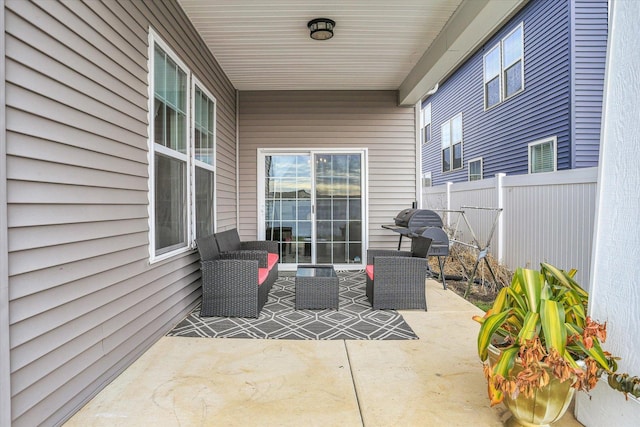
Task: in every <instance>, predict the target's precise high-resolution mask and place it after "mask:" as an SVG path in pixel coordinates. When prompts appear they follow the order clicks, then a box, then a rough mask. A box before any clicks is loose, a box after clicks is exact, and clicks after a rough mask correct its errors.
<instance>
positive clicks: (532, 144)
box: [527, 136, 558, 174]
mask: <svg viewBox="0 0 640 427" xmlns="http://www.w3.org/2000/svg"><path fill="white" fill-rule="evenodd" d="M548 142H551V144H552V145H553V171H549V172H556V171H557V170H558V137H557V136H552V137H549V138H543V139H539V140H537V141H533V142H530V143H529V145H528V147H527V157H528V159H529V160H528V163H529V166H528V171H529V174H533V173H534V172H533V171H532V170H531V167H532V164H531V148H532V147H535V146H537V145H541V144H546V143H548ZM535 173H545V172H535Z"/></svg>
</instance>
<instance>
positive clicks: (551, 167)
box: [529, 136, 558, 173]
mask: <svg viewBox="0 0 640 427" xmlns="http://www.w3.org/2000/svg"><path fill="white" fill-rule="evenodd" d="M557 141H558V140H557V138H556V137H555V136H554V137H553V138H546V139H542V140H539V141H535V142H532V143H530V144H529V173H540V172H554V171H555V170H556V167H557V163H556V148H557Z"/></svg>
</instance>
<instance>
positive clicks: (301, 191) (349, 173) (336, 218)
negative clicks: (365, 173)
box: [261, 151, 364, 265]
mask: <svg viewBox="0 0 640 427" xmlns="http://www.w3.org/2000/svg"><path fill="white" fill-rule="evenodd" d="M362 159H363V153H320V152H315V153H314V152H311V151H310V152H307V153H287V154H265V156H264V166H265V174H264V204H262V206H263V207H264V210H263V212H264V214H263V215H261V216H262V220H263V221H264V222H263V224H264V232H265V234H264V236H265V238H266V239H267V240H273V241H276V242H278V245H279V251H280V262H281V263H282V264H289V265H295V264H312V263H313V264H338V265H340V264H342V265H344V264H361V260H362V253H363V246H364V244H363V236H362V224H363V212H364V211H363V204H362V183H363V179H362V178H363V177H362V167H361V165H362ZM312 161H313V163H312Z"/></svg>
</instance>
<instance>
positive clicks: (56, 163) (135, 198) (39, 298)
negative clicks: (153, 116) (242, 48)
mask: <svg viewBox="0 0 640 427" xmlns="http://www.w3.org/2000/svg"><path fill="white" fill-rule="evenodd" d="M4 23H5V26H4V28H3V31H5V48H6V67H5V68H6V83H5V88H6V129H7V132H6V153H7V169H6V173H7V187H6V188H7V214H8V217H7V222H8V234H7V237H8V241H7V244H8V250H9V253H8V263H9V268H8V270H9V322H10V327H9V334H10V344H11V350H10V351H11V368H10V369H11V390H10V393H11V418H12V425H14V426H33V425H55V424H60V423H61V422H63V421H64V420H65V419H66V418H67V417H69V416H70V415H71V414H72V413H73V411H74V410H76V409H77V408H78V407H80V405H81V404H82V403H83V402H85V401H87V400H88V399H89V398H90V397H91V396H92V395H93V394H95V393H97V392H98V391H99V389H100V388H101V387H102V386H104V384H105V382H107V381H109V379H111V378H113V377H114V376H115V375H117V374H118V373H119V372H120V371H122V370H123V369H124V368H125V367H126V366H127V365H128V364H130V363H132V361H133V360H135V358H136V357H138V356H139V355H140V354H141V353H142V352H143V351H144V350H145V349H146V348H148V346H150V345H151V344H152V343H153V342H154V341H155V340H157V339H158V337H160V336H161V335H163V334H164V333H165V332H166V331H167V330H168V329H169V328H170V327H171V326H172V325H173V324H175V323H176V322H177V321H178V320H179V319H180V317H181V316H182V315H183V314H184V313H185V312H186V311H187V310H189V309H190V307H192V306H193V305H194V304H195V303H196V301H197V298H198V297H199V294H200V280H199V279H200V270H199V263H198V256H197V254H196V253H194V252H187V253H184V254H182V255H179V256H176V257H173V258H171V259H167V260H164V261H162V262H158V263H154V264H153V265H150V264H149V217H148V204H149V190H148V189H149V176H148V162H149V149H148V144H149V141H148V136H147V128H148V72H147V61H148V58H147V55H148V29H149V26H151V27H153V29H154V30H155V31H156V32H157V33H158V34H159V35H160V37H162V38H163V40H164V41H165V42H166V43H167V44H168V45H169V46H170V47H171V48H172V49H173V50H174V51H175V52H176V54H177V55H178V56H179V57H180V58H181V59H182V60H183V61H184V62H185V63H186V64H187V66H188V67H189V68H190V69H191V71H192V72H193V73H194V75H195V76H196V77H197V78H198V79H199V80H200V82H202V84H203V86H205V87H206V88H207V89H208V90H209V92H211V93H212V94H213V95H214V97H215V98H216V101H217V119H218V121H217V129H216V130H217V132H216V135H217V149H218V150H217V159H218V163H217V165H216V166H217V190H218V194H217V198H218V205H219V209H218V212H217V220H218V224H224V225H225V226H227V227H230V226H235V224H236V202H235V200H236V198H235V194H236V179H235V177H236V170H235V169H236V168H235V162H236V160H235V159H236V92H235V89H234V88H233V86H232V85H231V83H230V82H229V80H228V78H227V77H226V76H225V74H224V72H223V70H222V69H221V68H220V66H219V65H218V64H217V63H216V61H215V59H214V58H213V57H212V55H211V53H210V52H209V51H208V49H207V48H206V46H205V45H204V44H203V43H202V41H201V39H200V37H199V35H198V34H197V33H196V32H195V30H194V29H193V27H192V26H191V24H190V22H189V21H188V19H187V18H186V16H185V15H184V14H183V13H182V9H181V8H180V6H179V5H178V4H177V2H175V1H173V0H170V1H169V0H168V1H162V2H160V1H154V2H145V1H138V0H136V1H124V2H122V1H111V0H106V1H99V0H95V1H60V2H54V1H37V2H33V1H26V0H6V2H5V20H4Z"/></svg>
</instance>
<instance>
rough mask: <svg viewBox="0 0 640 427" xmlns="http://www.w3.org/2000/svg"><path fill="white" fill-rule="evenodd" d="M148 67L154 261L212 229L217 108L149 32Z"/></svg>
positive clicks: (178, 250) (186, 248) (151, 245)
mask: <svg viewBox="0 0 640 427" xmlns="http://www.w3.org/2000/svg"><path fill="white" fill-rule="evenodd" d="M149 70H150V76H149V77H150V78H149V80H150V87H151V93H152V94H153V96H152V97H151V99H149V109H150V111H151V112H152V114H151V120H150V123H149V135H150V140H149V152H150V155H151V162H150V165H149V187H150V202H151V203H150V205H149V211H150V212H149V214H150V215H149V216H150V221H149V241H150V250H149V252H150V255H151V260H152V261H156V260H160V259H164V258H167V257H169V256H172V255H175V254H178V253H181V252H184V251H187V250H190V249H191V248H192V247H193V245H194V241H195V238H196V237H198V236H201V235H206V234H211V233H212V232H214V231H215V230H214V198H215V147H216V144H215V122H216V109H215V99H214V98H213V96H212V95H211V94H209V93H208V92H207V91H206V90H205V89H204V88H203V86H202V85H201V84H200V83H199V82H198V81H197V80H196V79H195V77H194V76H193V75H192V74H191V72H190V71H189V69H188V68H187V66H186V65H185V64H184V63H183V62H182V61H180V59H179V58H178V56H177V55H176V54H175V53H174V52H173V51H172V50H171V49H170V48H169V47H168V46H167V45H166V44H165V43H164V42H163V41H162V40H160V38H159V37H158V36H157V35H156V34H155V32H153V31H152V30H150V31H149ZM189 101H190V102H189Z"/></svg>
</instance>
